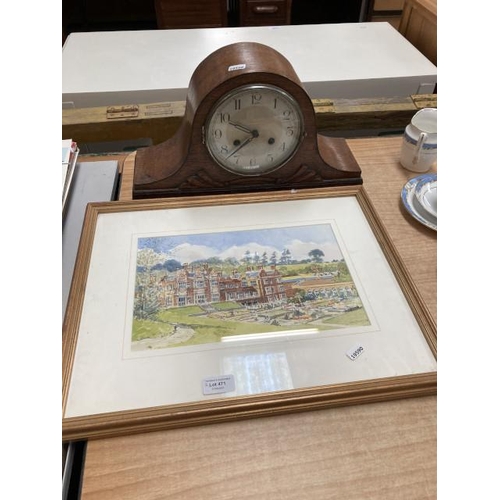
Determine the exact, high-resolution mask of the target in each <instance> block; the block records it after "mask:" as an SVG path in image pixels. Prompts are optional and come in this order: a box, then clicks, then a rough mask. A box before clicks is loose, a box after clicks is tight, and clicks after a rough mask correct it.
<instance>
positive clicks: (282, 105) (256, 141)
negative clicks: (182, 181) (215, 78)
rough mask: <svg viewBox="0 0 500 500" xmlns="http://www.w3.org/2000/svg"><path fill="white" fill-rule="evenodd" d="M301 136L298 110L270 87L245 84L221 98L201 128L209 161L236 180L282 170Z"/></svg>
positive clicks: (301, 125) (277, 90) (294, 104)
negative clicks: (215, 163)
mask: <svg viewBox="0 0 500 500" xmlns="http://www.w3.org/2000/svg"><path fill="white" fill-rule="evenodd" d="M303 135H304V121H303V117H302V113H301V111H300V107H299V105H298V104H297V102H296V101H295V99H293V98H292V96H291V95H289V94H288V93H286V92H285V91H283V90H282V89H279V88H278V87H274V86H271V85H246V86H243V87H239V88H237V89H235V90H233V91H231V92H229V93H228V94H226V95H225V96H223V97H222V98H221V99H220V100H219V101H218V102H217V103H216V104H215V105H214V107H213V109H212V111H211V112H210V114H209V116H208V120H207V122H206V124H205V130H204V138H205V143H206V146H207V148H208V151H209V152H210V155H211V156H212V158H213V159H214V160H215V161H216V162H217V163H218V164H219V165H220V166H222V167H223V168H225V169H226V170H229V171H230V172H233V173H236V174H239V175H260V174H263V173H266V172H271V171H273V170H276V169H278V168H279V167H281V166H283V165H284V164H285V163H286V162H287V161H288V160H290V159H291V158H292V156H293V155H294V154H295V152H296V151H297V149H298V147H299V145H300V143H301V141H302V138H303Z"/></svg>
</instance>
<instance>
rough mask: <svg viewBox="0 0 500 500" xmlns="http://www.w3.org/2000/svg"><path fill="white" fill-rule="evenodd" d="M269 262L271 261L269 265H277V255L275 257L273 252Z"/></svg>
mask: <svg viewBox="0 0 500 500" xmlns="http://www.w3.org/2000/svg"><path fill="white" fill-rule="evenodd" d="M270 261H271V264H272V265H273V266H275V265H276V264H277V263H278V255H277V253H276V252H273V253H272V254H271V259H270Z"/></svg>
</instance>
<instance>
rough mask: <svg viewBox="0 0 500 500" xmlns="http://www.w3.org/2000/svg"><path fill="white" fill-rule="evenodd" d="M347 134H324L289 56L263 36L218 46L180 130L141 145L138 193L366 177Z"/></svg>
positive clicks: (194, 83)
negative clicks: (262, 40) (157, 141)
mask: <svg viewBox="0 0 500 500" xmlns="http://www.w3.org/2000/svg"><path fill="white" fill-rule="evenodd" d="M361 182H362V180H361V170H360V168H359V165H358V164H357V162H356V160H355V159H354V156H353V155H352V153H351V151H350V149H349V147H348V146H347V143H346V142H345V140H344V139H342V138H332V137H327V136H324V135H321V134H318V132H317V129H316V117H315V112H314V107H313V104H312V102H311V99H310V97H309V96H308V94H307V93H306V91H305V89H304V87H303V86H302V84H301V82H300V80H299V78H298V76H297V75H296V73H295V71H294V69H293V68H292V66H291V64H290V63H289V61H288V60H287V59H286V58H285V57H283V55H281V54H280V53H279V52H277V51H276V50H274V49H272V48H271V47H268V46H266V45H262V44H259V43H253V42H239V43H235V44H232V45H228V46H225V47H222V48H220V49H218V50H217V51H215V52H213V53H212V54H211V55H209V56H208V57H207V58H206V59H205V60H204V61H202V62H201V63H200V65H199V66H198V67H197V68H196V70H195V71H194V73H193V75H192V78H191V81H190V83H189V87H188V94H187V99H186V111H185V115H184V117H183V120H182V123H181V126H180V127H179V129H178V131H177V132H176V134H175V135H174V136H173V137H171V138H170V139H168V140H166V141H165V142H163V143H161V144H158V145H155V146H150V147H147V148H144V149H140V150H138V151H137V154H136V158H135V166H134V183H133V197H134V198H138V199H139V198H158V197H168V196H178V195H190V194H214V193H237V192H249V191H267V190H279V189H298V188H312V187H322V186H336V185H347V184H361Z"/></svg>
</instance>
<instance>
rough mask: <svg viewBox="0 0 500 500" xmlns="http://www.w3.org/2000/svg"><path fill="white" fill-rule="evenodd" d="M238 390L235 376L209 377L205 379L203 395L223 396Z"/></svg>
mask: <svg viewBox="0 0 500 500" xmlns="http://www.w3.org/2000/svg"><path fill="white" fill-rule="evenodd" d="M235 389H236V385H235V383H234V375H221V376H220V377H209V378H205V379H203V394H204V395H205V396H208V395H210V394H222V393H224V392H231V391H234V390H235Z"/></svg>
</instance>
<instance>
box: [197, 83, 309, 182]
mask: <svg viewBox="0 0 500 500" xmlns="http://www.w3.org/2000/svg"><path fill="white" fill-rule="evenodd" d="M256 89H265V90H270V91H272V92H274V93H277V94H279V95H280V96H281V97H282V98H283V99H284V100H285V101H287V102H288V104H289V105H290V106H291V107H292V108H293V110H294V113H295V114H296V115H297V121H298V125H299V131H298V135H299V139H298V140H297V141H296V143H295V145H294V147H293V150H292V151H291V152H290V153H289V154H288V156H286V158H285V159H284V160H283V161H281V162H280V163H278V164H276V165H274V166H272V167H271V168H265V167H263V168H259V169H255V170H252V171H248V172H244V171H241V170H239V169H238V168H234V166H233V165H232V164H229V163H223V162H222V161H220V158H219V156H218V155H216V154H215V153H214V152H213V151H212V148H211V142H210V141H209V140H208V139H207V135H208V133H209V131H210V124H211V121H212V118H213V117H214V115H215V114H216V113H217V112H218V110H219V108H220V107H221V106H222V105H224V103H226V102H227V101H229V100H231V99H233V98H234V97H235V96H236V95H238V94H241V93H243V92H247V91H252V90H256ZM202 135H203V143H204V145H205V147H206V148H207V151H208V153H209V155H210V157H211V158H212V159H213V160H214V161H215V163H217V164H218V165H219V166H220V167H222V168H223V169H225V170H226V171H228V172H230V173H232V174H235V175H239V176H242V177H256V176H261V175H265V174H270V173H272V172H276V170H279V169H280V168H282V167H284V166H285V165H286V164H287V163H288V162H289V161H290V160H292V158H293V157H294V156H295V155H296V154H297V151H298V150H299V149H300V146H301V144H302V141H303V140H304V137H305V136H306V128H305V123H304V114H303V113H302V109H301V106H300V104H299V103H298V102H297V100H296V99H295V98H294V97H293V96H292V95H291V94H290V93H289V92H287V91H286V90H284V89H283V88H282V87H279V86H277V85H271V84H266V83H250V84H243V85H240V86H238V87H235V88H233V89H232V90H230V91H229V92H227V93H225V94H223V95H222V96H221V97H219V99H217V101H216V102H215V103H214V105H213V106H212V108H211V110H210V111H209V113H208V114H207V118H206V120H205V123H204V125H203V134H202Z"/></svg>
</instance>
